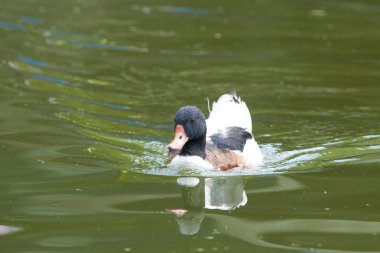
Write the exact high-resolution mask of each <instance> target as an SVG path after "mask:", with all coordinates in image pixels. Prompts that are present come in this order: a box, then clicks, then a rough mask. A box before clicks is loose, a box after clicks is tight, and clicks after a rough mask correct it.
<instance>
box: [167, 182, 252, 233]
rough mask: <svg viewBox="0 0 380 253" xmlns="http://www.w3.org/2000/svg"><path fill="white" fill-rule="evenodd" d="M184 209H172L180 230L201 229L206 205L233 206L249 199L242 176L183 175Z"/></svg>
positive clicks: (194, 230)
mask: <svg viewBox="0 0 380 253" xmlns="http://www.w3.org/2000/svg"><path fill="white" fill-rule="evenodd" d="M177 183H178V184H179V185H180V186H182V198H183V201H184V208H183V209H170V210H168V211H170V212H172V213H174V214H175V219H176V221H177V223H178V226H179V231H180V233H181V234H184V235H193V234H196V233H198V231H199V229H200V226H201V223H202V221H203V218H204V216H205V209H218V210H233V209H235V208H238V207H240V206H244V205H245V204H246V203H247V195H246V193H245V191H244V185H245V179H244V178H242V177H214V178H197V177H180V178H178V179H177Z"/></svg>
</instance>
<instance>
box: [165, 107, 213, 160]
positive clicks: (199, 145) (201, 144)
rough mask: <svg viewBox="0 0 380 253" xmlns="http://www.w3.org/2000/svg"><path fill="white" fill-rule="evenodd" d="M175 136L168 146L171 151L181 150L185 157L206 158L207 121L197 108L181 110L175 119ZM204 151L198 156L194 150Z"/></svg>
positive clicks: (183, 108)
mask: <svg viewBox="0 0 380 253" xmlns="http://www.w3.org/2000/svg"><path fill="white" fill-rule="evenodd" d="M174 129H175V136H174V140H173V141H172V143H170V144H169V145H168V149H169V151H170V150H173V149H174V150H181V153H182V154H185V155H199V156H201V157H204V148H205V145H206V133H207V127H206V119H205V116H204V115H203V113H202V112H201V111H200V110H199V109H198V108H197V107H195V106H185V107H182V108H180V109H179V110H178V111H177V113H176V115H175V118H174ZM193 146H194V147H195V148H196V149H200V150H202V149H203V151H202V152H201V154H198V153H199V152H198V153H197V152H195V151H194V150H193V149H194V147H193ZM194 152H195V154H193V153H194Z"/></svg>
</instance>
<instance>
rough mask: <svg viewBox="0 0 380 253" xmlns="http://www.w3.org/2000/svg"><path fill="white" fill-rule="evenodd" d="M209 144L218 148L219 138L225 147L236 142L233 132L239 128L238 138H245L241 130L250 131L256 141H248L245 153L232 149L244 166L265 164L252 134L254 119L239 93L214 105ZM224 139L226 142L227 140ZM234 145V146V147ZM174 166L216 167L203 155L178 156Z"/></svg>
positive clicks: (245, 141) (207, 140) (209, 120)
mask: <svg viewBox="0 0 380 253" xmlns="http://www.w3.org/2000/svg"><path fill="white" fill-rule="evenodd" d="M206 125H207V134H206V142H207V145H214V146H215V144H216V143H215V139H214V138H213V137H214V136H215V135H217V136H218V141H222V142H223V143H224V144H227V145H228V143H229V141H230V140H232V141H234V134H235V133H234V132H233V130H231V129H237V130H236V135H239V134H240V135H241V131H244V132H248V133H249V134H250V136H252V138H247V139H245V140H244V147H243V149H242V150H241V149H240V150H238V149H237V150H231V151H232V152H235V153H236V154H239V155H241V156H242V157H243V158H244V167H246V168H247V167H254V166H257V165H260V164H261V163H262V153H261V150H260V147H259V145H258V144H257V143H256V141H255V139H254V138H253V135H252V119H251V115H250V112H249V110H248V108H247V106H246V104H245V103H244V102H243V101H242V100H241V99H240V97H237V96H236V94H235V93H232V94H224V95H222V96H221V97H220V98H219V99H218V101H217V102H213V104H212V109H211V111H210V114H209V117H208V119H207V120H206ZM223 138H224V140H223ZM232 146H233V145H232ZM168 165H169V166H174V167H197V168H205V169H211V168H213V165H212V164H211V163H210V162H209V161H207V160H205V159H202V158H201V157H199V156H192V155H190V156H182V155H177V156H175V157H174V159H172V161H171V162H170V163H169V164H168Z"/></svg>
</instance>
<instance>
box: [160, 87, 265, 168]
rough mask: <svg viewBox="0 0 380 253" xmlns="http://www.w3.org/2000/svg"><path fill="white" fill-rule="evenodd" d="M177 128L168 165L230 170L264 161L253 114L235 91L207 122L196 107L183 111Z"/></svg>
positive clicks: (177, 117) (222, 100) (178, 115)
mask: <svg viewBox="0 0 380 253" xmlns="http://www.w3.org/2000/svg"><path fill="white" fill-rule="evenodd" d="M174 129H175V134H174V139H173V141H172V142H171V143H170V144H169V145H167V148H168V151H169V156H168V161H167V164H168V166H174V167H196V168H207V169H212V168H213V169H219V170H229V169H233V168H252V167H254V166H257V165H260V164H261V162H262V153H261V150H260V147H259V145H258V144H257V143H256V141H255V139H254V138H253V135H252V120H251V115H250V113H249V110H248V108H247V106H246V104H245V103H244V102H243V101H242V100H241V98H240V97H238V96H237V95H236V93H235V92H231V93H228V94H224V95H222V96H221V97H220V98H219V99H218V101H217V102H214V103H213V105H212V110H211V111H210V115H209V117H208V119H207V120H206V119H205V116H204V115H203V113H202V112H201V111H200V110H199V109H198V108H197V107H195V106H185V107H182V108H180V109H179V110H178V111H177V113H176V115H175V118H174Z"/></svg>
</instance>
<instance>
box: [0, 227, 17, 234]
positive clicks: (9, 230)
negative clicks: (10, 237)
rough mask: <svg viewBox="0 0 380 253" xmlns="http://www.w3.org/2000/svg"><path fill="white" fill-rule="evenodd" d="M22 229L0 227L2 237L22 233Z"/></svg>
mask: <svg viewBox="0 0 380 253" xmlns="http://www.w3.org/2000/svg"><path fill="white" fill-rule="evenodd" d="M20 230H21V228H18V227H10V226H5V225H0V236H3V235H7V234H11V233H15V232H18V231H20Z"/></svg>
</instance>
